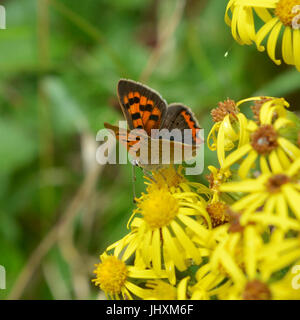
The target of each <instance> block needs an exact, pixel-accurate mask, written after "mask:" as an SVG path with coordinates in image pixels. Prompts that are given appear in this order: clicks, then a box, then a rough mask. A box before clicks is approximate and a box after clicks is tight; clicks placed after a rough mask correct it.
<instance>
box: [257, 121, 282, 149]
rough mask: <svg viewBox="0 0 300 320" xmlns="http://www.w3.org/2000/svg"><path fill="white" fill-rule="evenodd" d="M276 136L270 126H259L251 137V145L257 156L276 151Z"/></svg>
mask: <svg viewBox="0 0 300 320" xmlns="http://www.w3.org/2000/svg"><path fill="white" fill-rule="evenodd" d="M277 137H278V134H277V132H276V131H275V129H274V128H273V126H272V125H270V124H265V125H262V126H260V127H259V128H258V129H257V130H256V131H255V132H254V133H252V135H251V145H252V147H253V149H254V150H256V151H257V152H258V153H259V154H268V153H270V152H271V151H272V150H274V149H276V148H277V146H278V143H277Z"/></svg>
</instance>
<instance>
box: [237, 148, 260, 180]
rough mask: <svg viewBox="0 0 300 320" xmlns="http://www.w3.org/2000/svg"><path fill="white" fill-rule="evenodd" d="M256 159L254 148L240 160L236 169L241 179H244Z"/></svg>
mask: <svg viewBox="0 0 300 320" xmlns="http://www.w3.org/2000/svg"><path fill="white" fill-rule="evenodd" d="M256 159H257V152H256V151H255V150H251V151H250V152H249V155H248V157H247V158H246V159H245V160H244V161H243V162H242V164H241V165H240V168H239V170H238V174H239V176H240V177H241V178H242V179H245V178H246V177H247V175H248V172H249V171H250V169H251V168H252V166H253V164H254V163H255V160H256Z"/></svg>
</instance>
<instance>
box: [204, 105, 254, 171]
mask: <svg viewBox="0 0 300 320" xmlns="http://www.w3.org/2000/svg"><path fill="white" fill-rule="evenodd" d="M212 116H213V120H214V121H215V124H214V126H213V127H212V129H211V131H210V133H209V134H208V137H207V145H208V147H209V148H210V150H212V151H215V150H217V155H218V160H219V163H220V165H221V166H222V164H223V162H224V159H225V152H226V151H230V150H232V149H233V148H234V147H235V145H236V143H238V146H239V147H241V146H242V145H243V144H244V143H246V141H247V139H248V136H247V131H246V130H245V128H246V123H247V119H246V117H245V116H244V115H243V114H242V113H240V112H239V109H238V104H235V103H234V105H233V101H232V100H229V99H228V100H227V101H225V102H224V103H219V107H218V108H217V109H214V110H213V111H212Z"/></svg>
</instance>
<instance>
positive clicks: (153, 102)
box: [118, 79, 167, 135]
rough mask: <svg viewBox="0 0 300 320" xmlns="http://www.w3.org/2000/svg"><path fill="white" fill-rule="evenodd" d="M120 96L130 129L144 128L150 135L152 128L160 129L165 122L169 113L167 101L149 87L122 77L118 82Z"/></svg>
mask: <svg viewBox="0 0 300 320" xmlns="http://www.w3.org/2000/svg"><path fill="white" fill-rule="evenodd" d="M118 96H119V101H120V105H121V108H122V111H123V114H124V116H125V118H126V120H127V122H128V125H129V128H130V130H132V129H144V130H145V131H146V132H147V134H148V135H150V134H151V129H158V128H159V127H160V126H161V123H163V122H164V119H165V116H166V114H167V104H166V101H165V100H164V99H163V98H162V97H161V96H160V95H159V93H157V92H156V91H154V90H152V89H150V88H149V87H147V86H145V85H143V84H141V83H138V82H135V81H132V80H126V79H121V80H120V81H119V83H118Z"/></svg>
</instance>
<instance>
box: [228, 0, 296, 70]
mask: <svg viewBox="0 0 300 320" xmlns="http://www.w3.org/2000/svg"><path fill="white" fill-rule="evenodd" d="M299 5H300V3H299V0H231V1H229V3H228V5H227V9H226V14H225V21H226V23H227V24H228V25H229V26H231V31H232V35H233V37H234V39H235V40H236V41H238V42H239V43H240V44H248V45H249V44H252V42H255V43H256V46H257V49H258V50H259V51H264V50H265V46H263V45H261V43H262V41H263V40H264V39H265V38H266V37H267V35H269V37H268V40H267V52H268V55H269V57H270V58H271V59H272V61H274V62H275V63H276V64H277V65H279V64H281V60H280V59H276V57H275V52H276V47H277V46H279V44H278V43H279V42H281V52H282V58H283V60H284V62H285V63H286V64H290V65H295V66H296V68H297V69H298V70H299V71H300V21H299V20H300V18H299V12H300V10H299ZM229 11H231V13H232V19H231V18H230V17H229ZM253 11H254V12H255V13H256V14H257V15H258V17H259V18H260V19H261V20H262V21H263V22H264V25H263V26H262V27H261V28H260V29H259V30H258V31H257V32H256V30H255V22H254V18H253ZM281 31H283V32H282V33H283V35H282V39H281V40H279V39H280V38H281V36H280V34H281Z"/></svg>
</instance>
